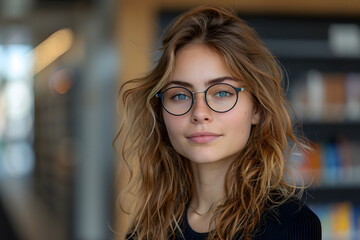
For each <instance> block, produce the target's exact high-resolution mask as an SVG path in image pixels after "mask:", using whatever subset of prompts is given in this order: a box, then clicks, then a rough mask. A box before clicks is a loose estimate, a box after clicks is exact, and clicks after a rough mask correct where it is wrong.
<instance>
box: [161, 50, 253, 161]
mask: <svg viewBox="0 0 360 240" xmlns="http://www.w3.org/2000/svg"><path fill="white" fill-rule="evenodd" d="M224 77H228V78H227V79H225V80H222V81H221V82H223V83H227V84H230V85H232V86H234V87H244V83H243V82H241V81H240V80H235V79H233V78H232V76H231V73H230V71H229V70H228V68H227V66H226V65H225V63H224V61H223V60H222V59H221V57H220V56H219V55H218V54H217V53H216V52H215V51H213V50H211V49H210V48H208V47H206V46H204V45H195V44H190V45H186V46H184V47H182V48H181V49H180V50H179V51H178V52H177V54H176V58H175V66H174V71H173V74H172V76H171V78H170V82H169V85H168V86H167V88H169V87H173V86H182V87H186V88H188V89H189V90H190V91H192V92H200V91H204V90H206V89H207V88H208V87H209V86H210V85H211V84H213V83H214V80H215V79H220V78H224ZM163 116H164V121H165V125H166V128H167V132H168V134H169V138H170V141H171V144H172V146H173V147H174V149H175V150H176V151H177V152H178V153H179V154H181V155H182V156H184V157H186V158H187V159H189V160H190V161H192V162H193V163H213V162H218V161H233V160H234V159H235V158H236V157H237V155H238V154H239V153H240V151H241V150H242V149H243V148H244V146H245V144H246V142H247V141H248V139H249V134H250V129H251V125H252V124H257V123H258V122H259V118H260V117H259V113H257V112H256V111H255V110H254V106H253V103H252V100H251V98H250V96H249V95H248V93H247V92H246V90H245V91H244V92H239V93H238V102H237V103H236V105H235V107H234V108H233V109H231V110H230V111H228V112H225V113H217V112H214V111H213V110H211V109H210V108H209V107H208V106H207V104H206V102H205V100H204V93H197V94H195V103H194V105H193V106H192V108H191V110H190V111H189V112H188V113H186V114H185V115H182V116H174V115H171V114H169V113H168V112H166V111H165V110H164V109H163Z"/></svg>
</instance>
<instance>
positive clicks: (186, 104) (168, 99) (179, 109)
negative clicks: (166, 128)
mask: <svg viewBox="0 0 360 240" xmlns="http://www.w3.org/2000/svg"><path fill="white" fill-rule="evenodd" d="M244 90H245V88H243V87H242V88H237V87H234V86H232V85H230V84H227V83H215V84H213V85H211V86H209V87H208V88H207V89H206V90H205V91H203V92H191V91H190V90H189V89H187V88H185V87H170V88H168V89H166V90H165V91H163V92H160V93H157V94H156V95H155V96H156V97H158V98H160V99H161V103H162V105H163V107H164V109H165V110H166V111H167V112H168V113H170V114H172V115H175V116H181V115H184V114H186V113H187V112H189V111H190V109H191V108H192V106H193V105H194V102H195V97H194V95H195V94H196V93H204V94H205V102H206V104H207V105H208V107H209V108H210V109H211V110H213V111H214V112H218V113H224V112H228V111H230V110H231V109H233V107H235V105H236V103H237V101H238V93H239V92H242V91H244Z"/></svg>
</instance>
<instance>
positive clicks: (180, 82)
mask: <svg viewBox="0 0 360 240" xmlns="http://www.w3.org/2000/svg"><path fill="white" fill-rule="evenodd" d="M225 80H231V81H236V80H235V79H234V78H232V77H229V76H224V77H218V78H214V79H211V80H209V81H208V82H207V86H209V85H212V84H215V83H221V82H224V81H225ZM170 84H176V85H180V86H183V87H190V88H192V87H194V86H193V85H192V84H191V83H188V82H184V81H179V80H173V81H170V82H169V84H167V85H170Z"/></svg>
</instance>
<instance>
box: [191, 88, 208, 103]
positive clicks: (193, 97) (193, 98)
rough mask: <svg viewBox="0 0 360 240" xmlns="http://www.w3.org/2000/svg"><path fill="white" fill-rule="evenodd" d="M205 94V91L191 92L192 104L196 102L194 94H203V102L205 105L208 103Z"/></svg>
mask: <svg viewBox="0 0 360 240" xmlns="http://www.w3.org/2000/svg"><path fill="white" fill-rule="evenodd" d="M206 92H207V90H205V91H198V92H191V93H192V100H193V103H195V102H196V98H195V94H198V93H204V100H205V102H206V103H207V102H208V99H207V98H206Z"/></svg>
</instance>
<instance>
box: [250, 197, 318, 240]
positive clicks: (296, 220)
mask: <svg viewBox="0 0 360 240" xmlns="http://www.w3.org/2000/svg"><path fill="white" fill-rule="evenodd" d="M255 239H256V240H261V239H277V240H281V239H297V240H310V239H313V240H318V239H319V240H320V239H321V223H320V220H319V218H318V216H317V215H316V214H315V213H314V212H313V211H312V210H311V209H310V208H309V207H308V206H307V205H306V204H305V203H303V202H301V201H300V200H298V199H295V198H291V199H289V200H288V201H286V202H285V203H283V204H281V205H280V206H278V207H276V208H274V209H272V210H271V211H269V212H268V213H267V214H266V215H265V216H264V219H263V222H262V225H261V227H260V229H259V231H258V234H257V236H256V238H255Z"/></svg>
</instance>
